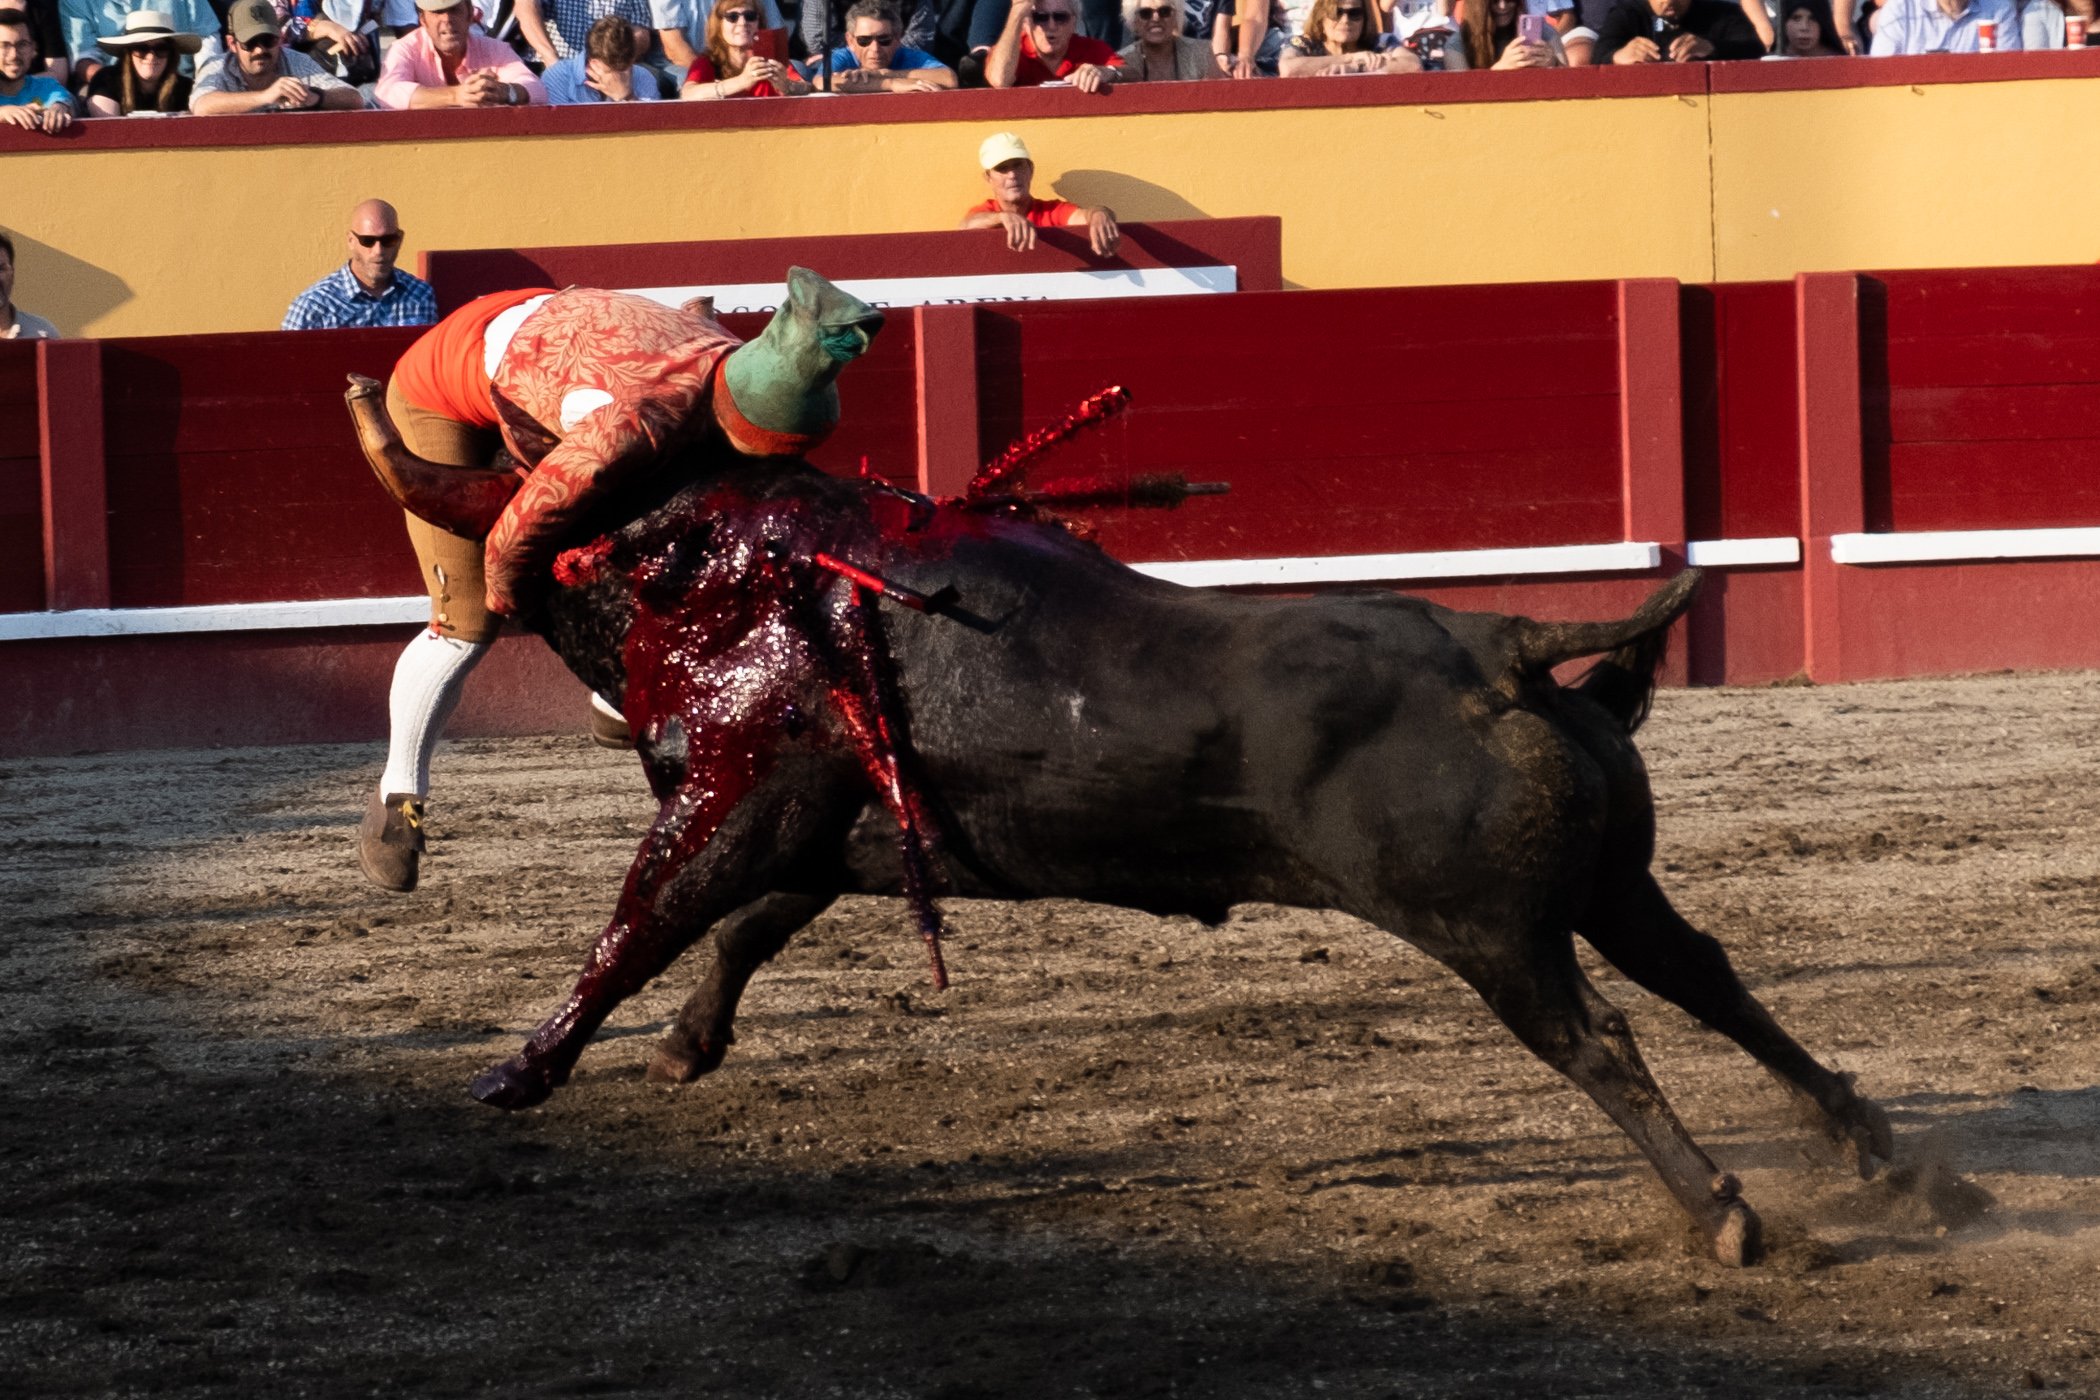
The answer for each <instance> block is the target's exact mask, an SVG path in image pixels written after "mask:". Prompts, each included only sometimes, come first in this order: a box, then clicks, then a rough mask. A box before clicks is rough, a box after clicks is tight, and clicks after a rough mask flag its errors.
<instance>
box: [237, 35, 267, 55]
mask: <svg viewBox="0 0 2100 1400" xmlns="http://www.w3.org/2000/svg"><path fill="white" fill-rule="evenodd" d="M234 42H235V43H236V44H239V45H240V46H241V47H242V48H244V49H246V50H247V51H248V52H249V53H268V52H269V51H270V50H271V49H274V48H276V47H277V36H276V35H275V34H258V35H256V36H255V37H254V38H253V39H236V40H234Z"/></svg>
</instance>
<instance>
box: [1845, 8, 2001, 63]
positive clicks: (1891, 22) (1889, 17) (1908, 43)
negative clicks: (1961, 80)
mask: <svg viewBox="0 0 2100 1400" xmlns="http://www.w3.org/2000/svg"><path fill="white" fill-rule="evenodd" d="M1984 21H1988V22H1991V23H1994V24H1996V25H1997V26H1998V37H1997V45H1998V47H1999V48H2000V49H2017V48H2019V47H2020V16H2019V14H2018V12H2016V11H2015V10H2014V9H2013V7H2012V0H1889V3H1887V4H1885V5H1883V6H1882V7H1881V12H1880V14H1878V15H1877V16H1876V17H1875V23H1874V43H1873V46H1872V47H1871V48H1870V49H1869V50H1868V52H1869V53H1871V54H1873V55H1874V57H1876V58H1886V57H1888V56H1889V55H1891V54H1909V53H1975V52H1976V51H1977V48H1978V45H1977V42H1976V26H1977V24H1978V23H1980V22H1984Z"/></svg>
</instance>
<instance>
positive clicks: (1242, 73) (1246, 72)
mask: <svg viewBox="0 0 2100 1400" xmlns="http://www.w3.org/2000/svg"><path fill="white" fill-rule="evenodd" d="M1216 57H1217V60H1218V67H1219V68H1221V69H1223V70H1224V72H1225V76H1226V77H1228V78H1252V77H1256V76H1258V75H1257V74H1256V73H1255V71H1254V65H1253V64H1251V63H1249V62H1248V61H1247V60H1246V59H1244V58H1241V57H1240V56H1239V55H1238V54H1236V53H1221V54H1218V55H1216Z"/></svg>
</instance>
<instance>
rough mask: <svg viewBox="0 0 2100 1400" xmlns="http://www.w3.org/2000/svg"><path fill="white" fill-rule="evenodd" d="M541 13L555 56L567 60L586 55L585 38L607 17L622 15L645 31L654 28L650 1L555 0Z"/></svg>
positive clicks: (541, 8) (542, 8)
mask: <svg viewBox="0 0 2100 1400" xmlns="http://www.w3.org/2000/svg"><path fill="white" fill-rule="evenodd" d="M540 11H541V15H542V17H543V18H544V19H545V20H546V21H547V37H548V38H549V39H551V40H553V41H554V52H555V53H557V54H559V55H560V56H561V57H563V58H567V57H569V56H570V55H571V54H579V53H582V52H583V40H584V36H585V35H587V34H589V33H590V32H591V26H592V25H594V24H596V23H597V22H598V21H599V20H601V19H604V18H605V17H606V16H607V15H618V16H619V17H620V18H621V19H624V20H626V21H627V22H628V23H629V24H632V25H636V26H638V27H639V28H642V29H648V28H650V27H651V24H650V19H649V0H551V3H548V4H544V5H542V6H541V7H540Z"/></svg>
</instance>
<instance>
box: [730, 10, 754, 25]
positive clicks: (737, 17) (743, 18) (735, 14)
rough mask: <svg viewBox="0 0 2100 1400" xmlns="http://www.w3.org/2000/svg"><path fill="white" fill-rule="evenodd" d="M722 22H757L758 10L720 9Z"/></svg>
mask: <svg viewBox="0 0 2100 1400" xmlns="http://www.w3.org/2000/svg"><path fill="white" fill-rule="evenodd" d="M722 23H724V24H757V23H758V11H756V10H724V11H722Z"/></svg>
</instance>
